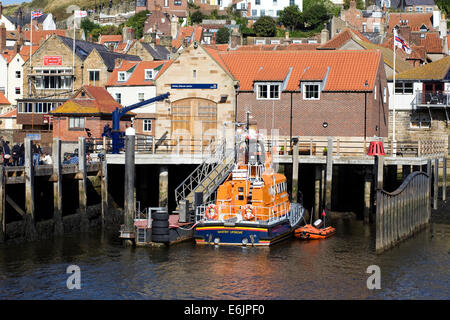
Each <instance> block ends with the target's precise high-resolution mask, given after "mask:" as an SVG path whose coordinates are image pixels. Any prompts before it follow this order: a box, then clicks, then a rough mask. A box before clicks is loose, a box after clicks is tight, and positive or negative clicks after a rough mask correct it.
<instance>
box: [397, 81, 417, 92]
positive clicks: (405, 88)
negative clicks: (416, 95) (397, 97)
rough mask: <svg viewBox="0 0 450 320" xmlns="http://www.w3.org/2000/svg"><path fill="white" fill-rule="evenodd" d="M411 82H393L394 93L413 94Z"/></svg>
mask: <svg viewBox="0 0 450 320" xmlns="http://www.w3.org/2000/svg"><path fill="white" fill-rule="evenodd" d="M413 92H414V89H413V83H412V82H397V83H396V84H395V93H396V94H413Z"/></svg>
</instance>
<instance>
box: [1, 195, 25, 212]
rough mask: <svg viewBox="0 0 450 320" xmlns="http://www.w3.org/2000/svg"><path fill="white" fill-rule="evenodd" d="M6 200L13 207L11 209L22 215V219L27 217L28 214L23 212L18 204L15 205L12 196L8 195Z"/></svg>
mask: <svg viewBox="0 0 450 320" xmlns="http://www.w3.org/2000/svg"><path fill="white" fill-rule="evenodd" d="M5 199H6V202H8V203H9V204H10V205H11V207H13V208H14V210H16V211H17V213H18V214H20V215H21V216H22V217H23V216H25V214H26V213H25V211H23V210H22V208H21V207H20V206H19V205H18V204H17V203H15V202H14V200H13V199H11V197H10V196H8V195H6V198H5Z"/></svg>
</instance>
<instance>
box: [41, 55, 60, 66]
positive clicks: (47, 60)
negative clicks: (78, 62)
mask: <svg viewBox="0 0 450 320" xmlns="http://www.w3.org/2000/svg"><path fill="white" fill-rule="evenodd" d="M61 65H62V56H44V66H61Z"/></svg>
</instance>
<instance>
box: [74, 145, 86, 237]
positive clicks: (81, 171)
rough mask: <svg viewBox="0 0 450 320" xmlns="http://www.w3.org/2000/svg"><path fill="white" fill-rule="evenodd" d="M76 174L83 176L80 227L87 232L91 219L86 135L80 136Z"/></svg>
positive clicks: (79, 198) (79, 193) (80, 182)
mask: <svg viewBox="0 0 450 320" xmlns="http://www.w3.org/2000/svg"><path fill="white" fill-rule="evenodd" d="M76 176H81V179H79V180H78V201H79V210H80V214H81V219H80V229H81V232H87V231H88V229H89V220H88V217H87V175H86V140H85V138H84V137H78V173H77V174H76Z"/></svg>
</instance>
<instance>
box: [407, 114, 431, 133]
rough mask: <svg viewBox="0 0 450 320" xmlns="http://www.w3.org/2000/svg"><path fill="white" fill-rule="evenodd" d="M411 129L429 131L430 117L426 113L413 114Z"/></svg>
mask: <svg viewBox="0 0 450 320" xmlns="http://www.w3.org/2000/svg"><path fill="white" fill-rule="evenodd" d="M410 127H411V128H413V129H429V128H430V127H431V121H430V116H429V115H428V114H426V113H425V112H417V113H413V114H411V120H410Z"/></svg>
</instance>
